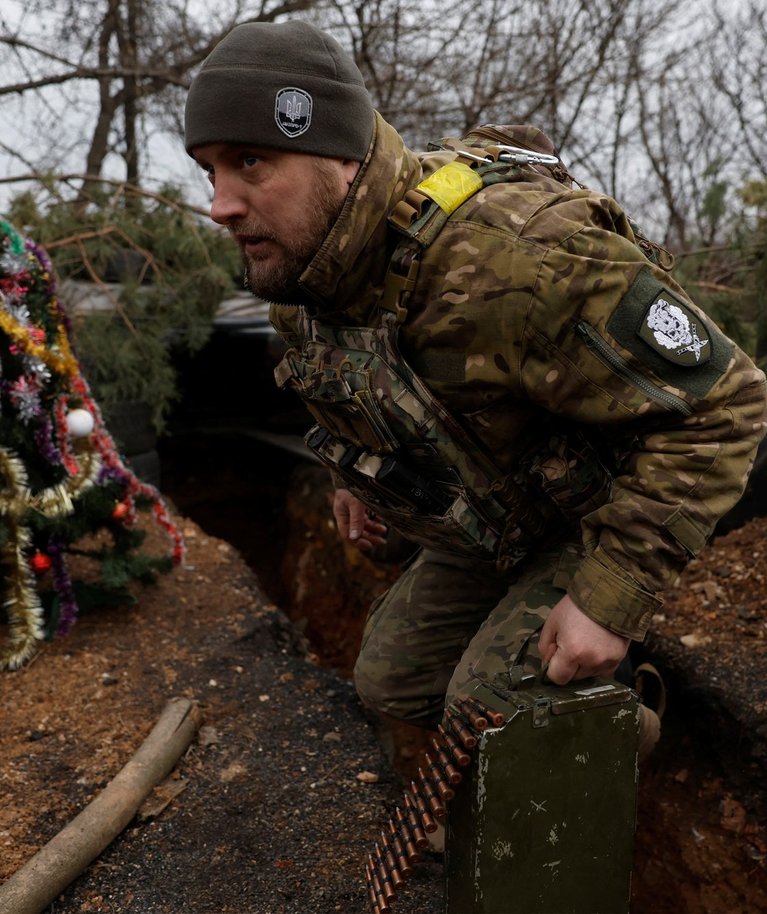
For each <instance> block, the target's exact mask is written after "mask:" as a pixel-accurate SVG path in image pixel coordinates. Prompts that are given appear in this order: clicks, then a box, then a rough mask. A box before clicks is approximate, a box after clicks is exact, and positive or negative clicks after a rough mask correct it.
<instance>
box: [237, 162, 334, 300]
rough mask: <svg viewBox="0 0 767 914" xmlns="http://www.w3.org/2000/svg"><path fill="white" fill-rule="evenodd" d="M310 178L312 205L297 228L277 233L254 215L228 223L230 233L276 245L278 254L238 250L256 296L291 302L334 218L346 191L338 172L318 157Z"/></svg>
mask: <svg viewBox="0 0 767 914" xmlns="http://www.w3.org/2000/svg"><path fill="white" fill-rule="evenodd" d="M314 180H315V191H314V194H313V201H312V206H311V208H310V209H309V211H308V212H307V213H306V218H305V219H304V220H302V226H301V227H300V229H299V230H293V231H290V230H289V229H287V228H286V229H285V230H284V232H282V233H279V232H276V231H274V230H272V229H267V228H266V227H265V226H262V225H260V224H259V223H258V221H257V220H255V219H252V220H246V221H242V222H238V223H236V224H230V225H229V226H228V228H229V231H230V232H231V233H232V234H233V235H245V236H249V237H257V238H262V239H265V240H267V241H268V242H270V247H271V248H272V250H273V249H274V248H275V247H276V248H278V251H279V256H278V257H274V256H268V255H264V256H263V257H259V256H257V255H255V256H254V255H251V254H248V253H246V252H245V251H244V250H243V251H242V252H241V255H242V262H243V266H244V269H245V285H246V287H247V288H248V289H250V291H251V292H252V293H253V295H255V296H257V297H258V298H263V299H265V300H266V301H269V302H275V303H277V304H291V303H295V302H296V300H297V299H298V297H299V296H300V291H301V290H300V286H299V283H298V280H299V278H300V277H301V274H302V273H303V272H304V270H305V269H306V268H307V266H308V265H309V264H310V263H311V261H312V260H313V259H314V256H315V255H316V253H317V251H319V249H320V247H321V246H322V243H323V242H324V240H325V239H326V238H327V236H328V234H329V233H330V230H331V228H332V227H333V224H334V223H335V221H336V219H338V216H339V213H340V212H341V209H342V207H343V204H344V200H345V199H346V194H345V193H343V192H342V191H340V190H339V186H338V173H337V172H336V171H335V170H334V169H332V168H331V166H330V165H328V164H327V163H325V162H323V161H322V160H320V161H318V162H317V163H316V165H315V175H314Z"/></svg>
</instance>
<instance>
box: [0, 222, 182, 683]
mask: <svg viewBox="0 0 767 914" xmlns="http://www.w3.org/2000/svg"><path fill="white" fill-rule="evenodd" d="M70 336H71V327H70V324H69V320H68V318H67V316H66V314H65V312H64V310H63V308H62V306H61V304H60V302H59V299H58V296H57V295H56V289H55V282H54V278H53V270H52V267H51V264H50V261H49V260H48V257H47V254H46V253H45V251H44V250H43V249H42V248H41V247H39V246H38V245H36V244H35V243H34V242H32V241H31V240H30V239H27V238H24V237H23V236H22V235H21V234H19V233H18V232H17V231H16V230H15V229H14V228H13V227H12V226H11V225H9V224H8V223H6V222H3V221H2V220H0V374H1V375H2V377H0V418H2V419H3V420H4V421H7V420H8V419H9V418H10V419H12V421H13V428H14V429H15V432H16V434H14V440H16V439H18V440H19V441H21V442H22V443H24V442H28V443H27V444H26V445H24V446H22V445H19V446H18V447H16V448H15V449H14V448H11V447H6V446H5V444H6V442H2V446H0V532H1V533H2V534H3V536H2V539H1V541H2V548H1V549H0V574H1V575H2V586H3V590H4V593H3V599H2V603H3V606H4V608H5V613H6V615H7V618H8V629H9V634H8V639H7V644H6V645H5V646H4V648H3V649H2V650H0V670H2V669H16V668H18V667H19V666H21V665H22V664H23V663H24V662H25V661H26V660H28V659H29V658H30V657H31V656H32V655H33V654H34V652H35V650H36V646H37V644H38V642H39V641H40V640H41V639H42V638H43V637H45V611H44V608H43V603H42V600H41V597H40V593H39V592H38V582H37V581H36V579H35V574H34V572H33V570H32V561H33V552H34V548H35V547H34V543H33V533H32V531H31V528H30V523H31V520H32V518H33V517H36V518H37V521H36V526H37V527H38V528H39V527H40V526H41V524H42V525H44V524H45V522H46V521H51V522H52V523H53V522H55V521H56V520H57V519H61V518H66V517H67V516H72V515H76V513H77V511H78V499H79V498H80V496H82V495H83V493H85V492H86V491H87V490H88V489H89V488H91V487H93V486H105V485H111V486H114V485H115V484H116V485H117V487H118V488H119V490H120V491H121V492H122V498H123V503H124V504H125V505H126V507H127V510H126V516H125V518H124V521H123V522H124V523H125V524H127V525H129V526H130V525H135V524H136V523H137V520H138V509H137V502H138V501H139V500H143V501H145V502H147V503H148V504H149V505H151V508H152V513H153V515H154V518H155V521H156V522H157V523H158V525H159V526H160V527H161V528H162V529H163V530H164V531H165V533H166V534H167V535H168V537H169V538H170V540H171V543H172V550H171V556H172V560H173V562H174V563H175V564H178V563H179V562H181V561H182V559H183V556H184V544H183V539H182V537H181V534H180V533H179V531H178V530H177V529H176V527H175V525H174V524H173V522H172V520H171V518H170V514H169V512H168V509H167V507H166V505H165V503H164V501H163V499H162V497H161V495H160V493H159V492H158V491H157V489H156V488H154V487H153V486H150V485H148V484H146V483H143V482H141V481H140V480H138V479H137V478H136V476H135V474H134V473H133V472H132V471H131V470H130V469H129V468H128V467H127V466H126V465H125V464H124V463H123V461H122V459H121V457H120V456H119V454H118V452H117V449H116V447H115V443H114V441H113V439H112V437H111V436H110V434H109V432H108V430H107V428H106V426H105V425H104V421H103V418H102V415H101V411H100V409H99V407H98V404H97V403H96V402H95V401H94V399H93V397H92V396H91V393H90V389H89V387H88V384H87V381H86V380H85V378H84V377H83V375H82V374H81V372H80V367H79V364H78V362H77V359H76V358H75V356H74V354H73V351H72V346H71V342H70ZM3 353H6V355H3ZM6 358H7V360H8V365H9V366H10V367H9V368H7V367H6V364H5V359H6ZM8 407H10V410H9V408H8ZM72 409H76V410H85V411H87V412H88V413H89V414H90V416H91V417H92V420H93V430H92V432H90V433H89V434H87V435H86V436H84V437H80V438H77V439H74V440H73V438H72V433H71V430H70V429H69V427H68V422H67V416H68V415H69V413H70V412H71V410H72ZM24 447H27V448H28V450H25V449H24ZM22 451H23V454H22ZM24 455H26V456H27V459H33V460H34V461H35V462H36V465H37V464H39V461H40V459H41V458H42V461H43V464H44V466H45V467H48V468H49V475H50V478H51V482H50V484H47V485H46V484H44V485H40V484H39V483H38V484H37V485H36V486H35V487H33V486H32V485H31V484H30V475H29V473H28V472H27V468H26V466H25V463H24ZM37 472H38V476H39V475H40V470H39V467H38V470H37ZM43 475H46V474H43ZM44 542H45V548H46V550H47V557H46V556H44V557H43V558H44V559H45V563H46V564H47V565H48V566H50V581H51V584H52V589H53V592H54V593H55V595H56V600H57V603H58V621H57V627H56V633H57V634H65V633H66V632H67V631H69V629H71V627H72V625H73V624H74V622H75V620H76V618H77V615H78V606H77V600H76V597H75V589H74V586H73V581H72V579H71V577H70V574H69V570H68V567H67V563H66V558H65V553H66V543H65V542H63V541H62V540H61V538H60V536H58V535H56V534H53V533H52V534H50V535H49V536H48V537H47V539H45V540H44Z"/></svg>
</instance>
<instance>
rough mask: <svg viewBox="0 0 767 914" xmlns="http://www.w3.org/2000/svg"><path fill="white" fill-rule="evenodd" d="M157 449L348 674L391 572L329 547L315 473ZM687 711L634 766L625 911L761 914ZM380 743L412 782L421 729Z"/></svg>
mask: <svg viewBox="0 0 767 914" xmlns="http://www.w3.org/2000/svg"><path fill="white" fill-rule="evenodd" d="M159 452H160V460H161V468H162V469H161V474H162V479H161V487H162V490H163V492H164V494H165V495H166V496H167V497H168V498H169V499H170V501H171V502H172V503H173V504H174V505H175V506H176V508H177V509H178V510H179V511H180V512H181V513H182V514H183V515H184V516H187V517H189V518H190V519H192V520H193V521H195V522H196V523H197V524H198V525H199V526H200V527H202V528H203V529H204V530H205V531H206V532H207V533H209V534H211V535H213V536H215V537H217V538H220V539H223V540H225V541H227V542H229V543H231V544H232V545H233V546H234V547H235V548H236V549H237V550H238V551H239V552H240V554H241V555H242V556H243V558H244V559H245V561H246V562H247V563H248V564H249V565H250V567H251V568H253V570H254V571H255V573H256V575H257V577H258V579H259V582H260V584H261V587H262V589H263V590H264V593H265V596H266V597H267V598H268V599H269V600H271V601H272V602H273V603H275V604H276V605H277V606H278V607H279V608H280V609H281V610H282V611H283V612H285V614H286V615H287V616H288V617H289V618H290V619H291V620H292V622H293V623H294V624H295V625H296V627H297V628H298V629H299V630H300V631H301V632H302V633H303V634H304V636H305V638H306V640H307V644H308V646H309V649H310V650H311V651H312V652H313V653H314V654H315V655H316V657H317V661H318V662H319V663H320V664H322V665H323V666H326V667H329V668H331V669H333V670H334V671H335V672H336V673H337V674H338V675H340V676H342V677H344V678H349V677H350V675H351V669H352V665H353V662H354V657H355V656H356V650H357V645H358V643H359V637H360V634H361V631H362V625H363V623H364V618H365V615H366V612H367V607H368V605H369V603H370V601H371V600H372V599H373V598H374V597H375V596H376V595H377V594H378V593H380V592H382V591H383V590H384V589H385V588H386V587H387V586H388V585H389V583H391V582H392V581H393V580H395V579H396V577H397V575H398V574H399V567H398V566H397V564H396V563H393V562H381V563H374V562H372V561H370V560H369V559H368V558H366V557H364V556H361V555H360V554H359V553H358V552H357V550H354V549H351V548H349V547H344V546H343V544H341V543H340V541H339V540H338V537H337V535H336V532H335V529H334V527H333V524H332V521H331V520H330V518H331V514H330V507H329V497H330V486H329V480H328V479H327V474H326V472H325V471H324V470H323V469H322V468H321V467H319V466H317V465H314V464H312V463H310V462H308V461H306V460H304V459H302V458H300V457H299V456H297V455H296V454H295V453H293V452H291V451H286V450H284V449H280V448H277V447H274V446H272V445H270V444H267V443H265V442H264V440H262V439H261V438H259V437H258V436H254V435H253V434H252V433H251V434H243V433H242V432H241V431H239V432H231V431H229V432H227V431H226V430H223V429H219V430H218V431H217V433H215V434H211V433H210V432H208V433H206V434H200V433H199V432H198V431H194V430H193V429H192V430H190V429H189V428H188V427H187V428H186V430H176V431H175V432H174V433H173V434H171V435H169V436H166V437H165V438H163V439H161V441H160V444H159ZM648 659H652V658H648ZM704 713H705V711H704ZM696 719H697V720H700V713H699V709H694V708H690V707H687V706H684V705H682V706H680V705H679V704H678V703H677V705H676V707H673V706H672V707H671V708H670V709H669V711H668V712H667V714H666V716H665V718H664V727H663V736H662V739H661V742H660V744H659V746H658V748H657V749H656V750H655V752H654V753H653V755H652V756H651V759H650V762H649V763H648V764H647V765H646V766H645V769H644V770H643V771H642V773H641V776H640V789H639V797H638V817H637V818H638V827H637V833H636V849H635V865H634V872H633V877H632V893H633V897H632V907H631V914H663V912H666V914H725V912H727V914H735V912H738V914H759V912H767V882H766V881H765V870H764V860H763V859H761V860H760V859H758V858H755V857H754V856H753V854H752V855H751V858H750V859H749V847H750V846H748V845H745V844H744V843H743V842H742V841H741V840H739V837H740V836H736V835H735V834H734V833H733V832H732V831H731V830H729V829H728V828H726V827H723V825H722V822H723V817H722V797H723V796H726V795H727V791H726V787H727V783H728V781H727V779H728V777H729V776H730V775H731V774H732V772H731V771H728V770H727V768H726V765H724V766H723V764H722V761H721V759H719V758H718V757H715V756H714V755H713V754H712V753H711V751H710V745H709V743H708V740H707V736H706V732H705V728H703V729H701V728H700V727H699V726H698V725H697V724H696ZM381 738H382V739H383V740H384V742H385V744H386V748H387V751H388V752H389V755H390V757H391V758H392V761H393V763H394V767H395V770H397V771H398V773H399V774H400V775H401V776H402V777H403V778H407V777H409V776H410V775H411V774H412V766H413V765H414V764H415V763H416V760H417V758H418V756H419V755H420V753H421V752H422V750H423V749H424V748H426V747H427V744H426V742H425V741H424V740H423V738H422V735H421V734H420V731H415V730H414V728H410V727H404V726H403V727H400V728H396V727H395V728H393V729H385V728H384V729H383V730H382V731H381ZM598 832H599V823H595V836H598Z"/></svg>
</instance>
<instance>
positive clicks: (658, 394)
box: [576, 321, 693, 416]
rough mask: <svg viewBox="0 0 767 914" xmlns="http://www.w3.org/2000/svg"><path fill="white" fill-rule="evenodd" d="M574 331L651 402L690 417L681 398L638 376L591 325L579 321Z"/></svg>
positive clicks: (687, 405)
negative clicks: (653, 401)
mask: <svg viewBox="0 0 767 914" xmlns="http://www.w3.org/2000/svg"><path fill="white" fill-rule="evenodd" d="M576 329H577V330H578V333H579V334H580V335H581V336H582V337H583V338H584V340H585V341H586V345H587V346H588V347H589V349H592V350H593V351H594V352H595V353H596V354H597V356H598V357H599V358H600V359H601V360H602V361H603V362H605V364H607V365H608V366H609V367H610V368H612V369H613V370H614V371H615V372H616V373H617V374H619V375H620V376H621V377H622V378H624V379H625V380H626V381H628V382H629V383H631V384H633V385H634V387H637V388H638V389H639V390H641V391H642V392H643V393H645V394H647V396H648V397H650V399H651V400H655V401H656V403H662V404H663V405H664V406H668V407H669V408H670V409H673V410H676V412H679V413H682V415H684V416H690V415H692V412H693V409H692V407H691V406H690V405H689V403H687V402H686V401H685V400H683V399H682V398H681V397H677V396H676V394H671V393H669V392H668V391H666V390H662V389H661V388H660V387H657V386H656V385H655V384H653V383H652V382H651V381H648V380H647V378H645V377H643V376H642V375H641V374H639V372H637V371H634V370H633V368H631V367H630V366H629V365H628V364H627V362H626V361H625V359H623V358H622V357H621V356H619V355H618V353H617V352H616V351H615V350H614V349H613V348H612V347H611V346H610V345H608V343H606V342H605V341H604V340H603V339H602V337H601V336H600V335H599V334H598V333H597V332H596V330H595V329H594V328H593V327H592V326H591V324H588V323H586V321H579V322H578V325H577V328H576Z"/></svg>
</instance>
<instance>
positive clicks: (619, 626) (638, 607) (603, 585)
mask: <svg viewBox="0 0 767 914" xmlns="http://www.w3.org/2000/svg"><path fill="white" fill-rule="evenodd" d="M567 590H568V593H569V594H570V597H571V598H572V600H573V601H574V602H575V604H576V606H577V607H578V608H579V609H580V610H582V611H583V612H584V613H586V615H587V616H588V617H589V618H590V619H593V620H594V621H595V622H598V623H599V624H600V625H603V626H604V627H605V628H609V629H610V631H612V632H615V633H616V634H618V635H623V636H624V637H626V638H632V639H634V640H635V641H641V640H642V639H643V638H644V636H645V635H646V634H647V629H648V628H649V627H650V620H651V619H652V617H653V615H654V614H655V613H656V612H657V611H658V610H659V609H660V608H661V606H662V601H661V600H660V599H659V597H658V596H657V595H656V594H654V593H650V592H649V591H647V590H644V589H643V588H642V586H641V585H640V584H639V583H638V582H637V581H635V580H634V578H632V577H631V575H630V574H628V573H627V572H626V571H624V570H623V568H621V567H620V565H618V564H617V562H615V561H613V559H611V558H610V557H609V556H608V555H607V553H606V552H605V551H604V550H603V549H602V548H600V547H597V548H596V550H595V551H594V552H593V553H592V554H591V555H588V556H586V558H585V559H584V560H583V562H582V564H581V565H580V567H579V568H578V570H577V571H576V572H575V575H574V576H573V579H572V580H571V582H570V584H569V586H568V588H567Z"/></svg>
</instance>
